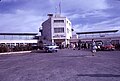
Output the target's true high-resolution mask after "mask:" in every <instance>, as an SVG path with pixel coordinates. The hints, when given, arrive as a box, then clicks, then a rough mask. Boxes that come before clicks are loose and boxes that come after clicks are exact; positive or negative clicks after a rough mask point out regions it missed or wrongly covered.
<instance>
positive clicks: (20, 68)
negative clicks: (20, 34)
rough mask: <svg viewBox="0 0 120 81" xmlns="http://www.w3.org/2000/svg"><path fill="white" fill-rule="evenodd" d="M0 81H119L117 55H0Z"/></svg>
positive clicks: (72, 52) (119, 55)
mask: <svg viewBox="0 0 120 81" xmlns="http://www.w3.org/2000/svg"><path fill="white" fill-rule="evenodd" d="M0 81H120V51H98V52H96V55H95V56H92V53H91V52H90V51H89V50H72V49H61V50H59V51H58V52H57V53H44V52H32V53H24V54H22V53H21V54H19V53H17V54H11V55H0Z"/></svg>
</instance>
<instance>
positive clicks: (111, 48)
mask: <svg viewBox="0 0 120 81" xmlns="http://www.w3.org/2000/svg"><path fill="white" fill-rule="evenodd" d="M101 49H102V50H115V46H113V45H112V44H110V43H109V44H104V45H102V47H101Z"/></svg>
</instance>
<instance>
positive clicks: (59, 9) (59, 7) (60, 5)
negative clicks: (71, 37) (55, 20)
mask: <svg viewBox="0 0 120 81" xmlns="http://www.w3.org/2000/svg"><path fill="white" fill-rule="evenodd" d="M59 14H60V15H61V0H60V2H59Z"/></svg>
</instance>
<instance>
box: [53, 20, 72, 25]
mask: <svg viewBox="0 0 120 81" xmlns="http://www.w3.org/2000/svg"><path fill="white" fill-rule="evenodd" d="M54 23H64V20H54ZM67 23H69V22H68V21H67ZM69 25H71V24H70V23H69Z"/></svg>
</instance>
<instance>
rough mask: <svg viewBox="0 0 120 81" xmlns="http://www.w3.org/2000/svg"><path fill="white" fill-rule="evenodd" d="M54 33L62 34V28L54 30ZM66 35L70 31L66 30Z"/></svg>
mask: <svg viewBox="0 0 120 81" xmlns="http://www.w3.org/2000/svg"><path fill="white" fill-rule="evenodd" d="M54 33H64V28H63V27H61V28H54ZM67 33H70V30H69V29H68V28H67Z"/></svg>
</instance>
